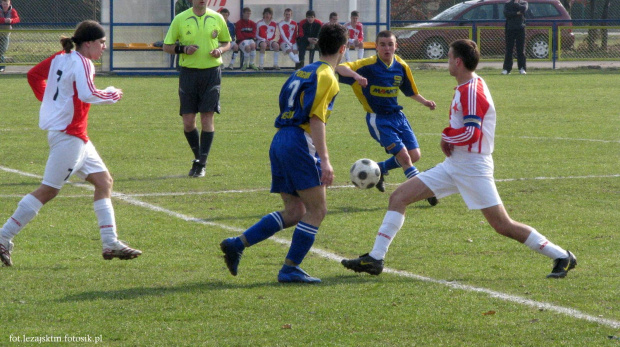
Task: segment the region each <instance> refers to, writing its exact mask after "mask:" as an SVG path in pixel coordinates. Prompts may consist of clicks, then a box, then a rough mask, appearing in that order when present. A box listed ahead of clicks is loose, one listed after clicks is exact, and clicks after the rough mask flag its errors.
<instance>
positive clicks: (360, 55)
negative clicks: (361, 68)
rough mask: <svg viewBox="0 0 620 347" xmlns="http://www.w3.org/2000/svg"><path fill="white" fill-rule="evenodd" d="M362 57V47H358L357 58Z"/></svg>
mask: <svg viewBox="0 0 620 347" xmlns="http://www.w3.org/2000/svg"><path fill="white" fill-rule="evenodd" d="M362 58H364V49H363V48H360V49H358V50H357V59H362Z"/></svg>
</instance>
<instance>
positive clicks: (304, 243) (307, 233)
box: [286, 222, 319, 265]
mask: <svg viewBox="0 0 620 347" xmlns="http://www.w3.org/2000/svg"><path fill="white" fill-rule="evenodd" d="M318 232H319V228H317V227H314V226H312V225H310V224H306V223H304V222H299V223H297V227H296V228H295V232H293V240H292V241H291V248H290V249H289V250H288V254H287V255H286V259H289V260H291V261H292V262H293V263H295V264H297V265H299V264H301V262H302V261H303V260H304V258H305V257H306V254H308V251H310V248H311V247H312V244H313V243H314V238H315V237H316V233H318Z"/></svg>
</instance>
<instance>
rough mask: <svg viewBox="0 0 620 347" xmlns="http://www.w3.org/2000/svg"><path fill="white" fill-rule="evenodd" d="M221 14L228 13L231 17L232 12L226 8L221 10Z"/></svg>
mask: <svg viewBox="0 0 620 347" xmlns="http://www.w3.org/2000/svg"><path fill="white" fill-rule="evenodd" d="M220 13H228V14H229V15H230V11H228V9H227V8H226V7H224V8H223V9H221V10H220Z"/></svg>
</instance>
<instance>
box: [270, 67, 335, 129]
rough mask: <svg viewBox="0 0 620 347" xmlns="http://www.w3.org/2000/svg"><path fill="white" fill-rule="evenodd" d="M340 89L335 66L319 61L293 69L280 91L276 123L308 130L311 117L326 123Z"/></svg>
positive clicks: (278, 125) (279, 125)
mask: <svg viewBox="0 0 620 347" xmlns="http://www.w3.org/2000/svg"><path fill="white" fill-rule="evenodd" d="M339 91H340V88H339V86H338V80H337V79H336V75H335V73H334V69H333V68H332V67H331V66H330V65H329V64H327V63H326V62H324V61H318V62H315V63H312V64H310V65H306V66H304V67H303V68H302V69H300V70H297V71H295V73H293V74H292V75H291V76H290V77H289V78H288V80H287V81H286V83H284V85H283V86H282V90H281V91H280V99H279V100H280V114H279V115H278V117H277V118H276V121H275V127H276V128H283V127H287V126H298V127H301V128H302V129H304V130H305V131H306V132H307V133H310V118H312V116H316V117H318V118H319V119H320V120H321V121H323V123H327V119H328V118H329V116H330V114H331V111H332V108H333V106H334V101H335V99H336V95H337V94H338V92H339Z"/></svg>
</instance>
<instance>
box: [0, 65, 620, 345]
mask: <svg viewBox="0 0 620 347" xmlns="http://www.w3.org/2000/svg"><path fill="white" fill-rule="evenodd" d="M480 75H482V76H483V77H484V78H485V79H486V81H487V83H488V85H489V88H490V90H491V93H492V95H493V97H494V100H495V104H496V108H497V111H498V124H497V136H496V151H495V153H494V159H495V166H496V168H495V177H496V179H497V180H498V183H497V186H498V189H499V192H500V195H501V196H502V199H503V201H504V204H505V205H506V207H507V209H508V211H509V213H510V214H511V216H512V217H513V218H514V219H515V220H518V221H521V222H524V223H527V224H530V225H532V226H534V227H535V228H537V229H538V230H539V231H540V232H541V233H543V234H544V235H546V236H547V237H548V238H549V239H550V240H551V241H553V242H555V243H557V244H559V245H561V246H563V247H565V248H567V249H569V250H571V251H573V252H574V253H575V254H576V255H577V257H578V259H579V265H578V267H577V268H576V269H575V270H573V271H571V272H570V273H569V276H568V277H567V278H566V279H564V280H558V281H550V280H547V279H545V275H546V274H547V273H548V272H549V271H550V269H551V261H549V260H548V259H546V258H545V257H543V256H541V255H538V254H536V253H534V252H532V251H530V250H529V249H528V248H527V247H525V246H523V245H520V244H518V243H517V242H514V241H512V240H509V239H506V238H503V237H501V236H499V235H498V234H496V233H495V232H494V231H493V230H492V229H491V228H490V227H489V226H488V224H487V223H486V222H485V221H484V218H483V217H482V215H481V214H480V213H479V212H478V211H469V210H467V208H466V206H465V204H464V203H463V202H462V200H461V198H460V197H459V196H451V197H448V198H445V199H443V200H442V201H441V203H440V204H439V205H438V206H437V207H434V208H430V207H429V206H428V205H427V204H426V203H425V202H420V203H417V204H414V205H412V206H411V207H410V208H409V210H408V213H407V220H406V221H405V225H404V227H403V229H402V230H401V231H400V233H399V234H398V236H397V237H396V239H395V241H394V242H393V244H392V246H391V248H390V252H389V253H388V256H387V258H386V266H387V267H388V268H390V269H394V270H401V271H404V272H406V274H409V276H403V275H399V274H394V273H385V274H382V275H381V276H378V277H374V276H368V275H362V274H355V273H352V272H349V271H346V270H345V269H343V268H342V266H341V265H339V264H338V263H337V261H336V260H334V259H333V258H325V257H323V256H321V255H318V254H315V253H311V254H310V255H309V256H308V257H307V258H306V260H305V261H304V263H303V267H304V269H306V270H307V271H308V272H309V273H310V274H312V275H314V276H317V277H320V278H321V279H322V280H323V283H322V284H320V285H313V286H304V285H282V284H279V283H277V281H276V275H277V271H278V270H279V268H280V266H281V263H282V261H283V259H284V256H285V255H286V252H287V245H286V244H282V243H281V242H272V241H265V242H263V243H261V244H259V245H257V246H254V247H252V248H249V249H248V250H247V251H246V252H245V254H244V257H243V259H242V261H241V265H240V268H239V275H238V276H237V277H232V276H230V274H229V273H228V271H227V270H226V267H225V265H224V262H223V261H222V258H221V252H220V251H219V247H218V244H219V242H220V241H221V240H222V239H223V238H225V237H229V236H232V235H236V234H238V233H239V232H241V231H243V230H244V229H245V228H247V227H249V226H251V225H252V224H254V223H255V222H256V221H257V220H258V219H260V218H261V217H262V216H263V215H265V214H267V213H269V212H272V211H274V210H278V209H280V207H281V203H280V200H279V197H278V196H276V195H271V194H269V193H268V187H269V185H270V172H269V160H268V147H269V143H270V141H271V137H272V135H273V133H274V128H273V120H274V118H275V116H276V114H277V112H278V104H277V96H278V93H279V88H280V86H281V85H282V83H283V82H284V80H285V78H286V77H285V76H283V75H278V76H265V75H262V76H251V77H247V76H243V77H241V76H239V77H230V76H225V77H224V81H223V86H222V100H221V101H222V114H221V115H218V116H216V135H215V141H214V144H213V147H212V150H211V156H210V157H209V165H208V167H207V176H206V177H205V178H202V179H189V178H187V177H186V175H187V171H188V170H189V168H190V166H191V163H190V160H191V159H192V158H191V153H190V151H189V149H188V148H187V144H186V141H185V138H184V136H183V133H182V126H181V120H180V118H179V116H178V115H177V112H178V97H177V83H178V80H177V78H175V77H131V78H129V77H105V76H103V77H97V79H96V84H97V85H98V87H99V88H101V89H103V88H105V87H106V86H108V85H114V86H116V87H119V88H122V89H123V90H124V92H125V96H124V98H123V100H121V101H120V102H119V103H118V104H116V105H104V106H93V107H92V108H91V112H90V126H89V134H90V136H91V138H92V140H93V143H94V144H95V146H96V147H97V149H98V151H99V152H100V154H101V156H102V157H103V159H104V161H105V162H106V164H107V166H108V167H109V169H110V172H111V173H112V175H113V177H114V178H115V192H117V193H122V194H126V195H123V196H122V198H116V199H114V204H115V211H116V218H117V224H118V228H119V235H120V238H121V239H123V240H126V241H128V242H129V243H130V244H131V245H133V246H135V247H137V248H140V249H142V250H143V251H144V254H143V255H142V256H141V257H140V258H138V259H135V260H132V261H116V260H115V261H103V260H102V258H101V253H100V252H101V249H100V241H99V235H98V232H97V225H96V220H95V215H94V213H93V211H92V191H91V190H89V189H85V188H84V187H83V186H81V185H67V186H66V187H65V188H63V190H62V191H61V193H60V195H59V196H58V197H57V198H56V199H55V200H53V201H52V202H50V203H49V204H48V205H46V206H45V207H44V208H43V209H42V210H41V212H40V213H39V215H38V216H37V218H35V219H34V220H33V221H32V222H31V223H30V224H29V225H28V226H27V227H26V228H25V229H24V230H23V231H22V232H21V233H20V234H19V235H18V236H17V237H16V238H15V240H14V241H15V245H16V246H15V251H14V253H13V260H14V263H15V265H14V266H13V267H12V268H0V281H1V283H2V288H3V293H2V295H0V304H1V305H2V314H0V317H1V318H2V324H0V345H12V344H11V342H12V341H15V340H13V339H15V338H18V337H19V338H20V339H22V341H23V339H24V337H35V336H53V337H60V338H61V339H64V337H65V336H67V337H72V336H74V337H80V336H82V337H85V336H86V337H87V336H90V337H91V338H92V339H93V341H94V338H96V337H100V338H101V339H102V343H101V344H102V345H108V346H171V345H187V346H196V345H208V346H256V345H265V346H299V345H316V346H323V345H335V346H368V345H380V346H414V345H417V346H543V345H544V346H614V345H618V342H617V341H616V340H610V339H609V338H608V336H619V335H620V300H619V299H618V298H620V275H619V273H618V268H619V265H620V261H619V260H618V256H617V254H618V241H619V238H618V233H617V232H618V226H619V225H620V204H619V200H620V177H618V175H619V174H620V160H619V159H620V138H619V136H618V134H620V117H619V116H618V109H619V108H620V101H618V98H617V91H618V90H619V88H620V74H619V73H618V71H613V70H611V71H610V70H604V71H591V70H567V71H546V70H532V71H530V73H529V74H528V75H526V76H518V75H515V76H512V75H511V76H501V75H499V73H498V71H497V70H486V69H484V70H481V71H480ZM414 77H415V79H416V82H417V84H418V87H419V89H420V92H421V93H422V95H424V96H425V97H426V98H428V99H432V100H435V101H436V102H437V105H438V109H437V110H436V111H434V112H431V111H429V110H427V109H426V108H423V107H422V106H420V105H419V104H417V103H416V102H414V101H412V100H409V99H406V98H405V97H404V96H402V95H401V97H400V100H401V103H402V105H404V107H405V110H404V112H405V113H406V114H407V115H408V117H409V119H410V121H411V122H412V126H413V128H414V130H415V131H416V134H417V136H418V139H419V141H420V144H421V149H422V159H421V160H420V161H419V162H418V167H419V168H420V169H422V170H424V169H428V168H430V167H432V166H434V165H435V164H437V163H439V162H440V161H442V160H443V156H442V153H441V151H440V149H439V146H438V143H439V139H440V137H439V133H440V132H441V130H442V129H443V127H445V126H446V124H447V120H448V108H449V105H450V101H451V99H452V93H453V87H454V86H455V82H454V79H453V78H452V77H450V76H449V75H448V73H447V71H445V70H435V71H415V72H414ZM2 84H3V85H4V88H3V92H2V95H3V96H4V97H5V98H4V99H5V100H4V102H3V105H2V110H1V112H0V114H1V115H2V116H1V117H0V166H1V167H2V169H0V195H1V197H0V222H1V223H3V222H4V221H5V220H6V218H9V217H10V215H11V214H12V212H13V211H14V209H15V207H16V205H17V203H18V202H19V200H20V199H21V197H22V196H23V195H25V194H27V193H29V192H30V191H32V190H34V189H35V188H36V187H38V185H39V184H40V178H39V177H40V176H41V175H42V174H43V170H44V167H45V163H46V160H47V154H48V149H47V142H46V136H45V132H43V131H41V130H39V129H38V125H37V124H38V107H39V103H38V102H37V101H36V100H35V98H34V96H33V95H32V93H31V92H30V90H29V87H28V85H27V82H26V79H25V76H3V77H2ZM327 132H328V146H329V149H330V156H331V160H332V164H333V166H334V169H335V172H336V179H335V183H334V185H335V186H336V187H335V188H333V189H329V190H328V209H329V212H328V215H327V217H326V219H325V221H324V223H323V224H322V226H321V229H320V231H319V234H318V236H317V239H316V243H315V246H314V247H315V248H316V249H320V250H324V251H327V252H329V253H330V254H333V256H335V257H337V256H342V257H353V256H357V255H359V254H362V253H365V252H367V251H369V250H370V249H371V247H372V244H373V242H374V237H375V234H376V230H377V228H378V227H379V224H380V223H381V220H382V218H383V215H384V213H385V208H386V206H387V200H388V197H389V192H391V191H393V190H394V189H395V187H396V186H397V183H399V182H402V181H403V180H404V176H403V175H402V174H401V173H400V172H398V171H394V172H393V173H392V174H391V175H389V176H388V179H387V180H388V183H389V185H388V192H386V193H385V194H380V193H379V192H377V191H376V190H369V191H361V190H358V189H355V188H352V187H351V186H348V185H349V183H348V169H349V166H350V165H351V163H352V162H353V161H354V160H356V159H358V158H362V157H369V158H372V159H374V160H376V161H381V160H384V159H385V158H386V155H385V153H384V152H383V150H382V149H381V148H380V147H379V146H378V144H376V143H375V142H374V141H373V140H372V139H371V138H370V136H369V135H368V131H367V129H366V125H365V120H364V113H363V111H362V108H361V106H360V105H359V103H358V102H357V100H356V99H355V98H354V96H353V93H352V91H351V89H350V88H349V87H348V86H346V85H341V92H340V94H339V96H338V97H337V99H336V105H335V109H334V112H333V113H332V116H331V118H330V120H329V123H328V129H327ZM7 169H12V170H18V171H20V172H23V173H29V174H33V175H37V176H35V177H31V176H25V175H23V174H20V173H15V172H11V171H7ZM76 182H77V181H76ZM156 193H161V194H160V195H156ZM140 203H143V204H140ZM291 233H292V231H291V230H285V231H282V232H280V233H279V234H277V235H276V237H277V238H278V240H282V242H284V241H286V240H290V236H291ZM415 275H419V276H425V277H426V278H429V279H433V280H445V281H449V283H448V284H446V283H438V282H433V281H432V280H427V281H425V280H420V279H419V278H418V277H415ZM449 284H452V286H450V285H449ZM455 284H462V285H466V286H470V287H469V288H484V289H485V290H489V291H493V292H497V293H501V294H502V295H503V296H502V297H495V296H492V295H489V294H488V293H484V292H478V291H472V290H463V289H459V288H457V287H454V285H455ZM506 296H516V297H520V298H523V299H527V300H533V301H535V302H538V303H540V305H541V306H540V307H539V306H538V304H536V303H535V304H533V305H526V304H523V303H519V302H515V301H510V300H505V297H506ZM545 304H550V305H553V306H551V308H549V306H544V305H545ZM554 307H555V308H557V307H559V308H561V309H567V311H566V312H565V313H558V312H556V311H557V310H556V309H554ZM570 310H576V311H570ZM577 311H578V312H580V313H583V314H584V315H585V317H584V316H580V315H579V314H578V313H577ZM493 312H494V313H493ZM588 317H589V318H593V319H595V320H598V321H591V320H588ZM604 320H606V321H604Z"/></svg>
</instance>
